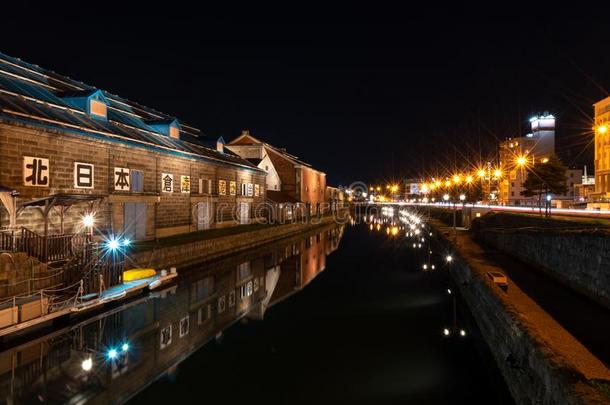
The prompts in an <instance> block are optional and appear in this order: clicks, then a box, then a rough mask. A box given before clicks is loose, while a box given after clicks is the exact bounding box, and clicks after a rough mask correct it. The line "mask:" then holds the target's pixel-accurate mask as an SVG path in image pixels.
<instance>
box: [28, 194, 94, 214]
mask: <svg viewBox="0 0 610 405" xmlns="http://www.w3.org/2000/svg"><path fill="white" fill-rule="evenodd" d="M102 198H104V196H103V195H99V194H64V193H58V194H52V195H50V196H47V197H44V198H37V199H35V200H31V201H26V202H24V203H21V204H19V211H21V210H22V209H24V208H28V207H49V206H51V207H54V206H62V207H69V206H72V205H74V204H78V203H81V202H93V201H96V200H101V199H102Z"/></svg>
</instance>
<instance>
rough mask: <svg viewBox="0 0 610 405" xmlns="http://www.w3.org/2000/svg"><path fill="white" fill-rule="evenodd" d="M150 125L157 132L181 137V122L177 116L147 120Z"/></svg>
mask: <svg viewBox="0 0 610 405" xmlns="http://www.w3.org/2000/svg"><path fill="white" fill-rule="evenodd" d="M145 122H146V123H147V124H148V126H149V127H150V128H151V129H152V130H153V131H154V132H156V133H158V134H162V135H165V136H169V137H170V138H174V139H180V123H179V122H178V120H177V119H175V118H167V119H161V120H147V121H145Z"/></svg>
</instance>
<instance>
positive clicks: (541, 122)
mask: <svg viewBox="0 0 610 405" xmlns="http://www.w3.org/2000/svg"><path fill="white" fill-rule="evenodd" d="M530 126H531V131H532V132H531V133H529V134H527V135H525V136H522V137H518V138H510V139H507V140H505V141H503V142H502V143H500V167H501V168H502V170H503V172H504V178H503V179H502V181H500V184H499V192H500V195H499V196H498V197H499V201H500V203H501V204H505V205H536V204H537V202H538V199H537V198H533V197H524V196H522V195H521V191H522V190H523V182H524V181H525V179H526V178H527V170H526V167H530V166H532V165H536V164H542V163H544V162H546V161H547V159H548V158H549V156H551V155H552V154H553V153H555V117H554V116H553V115H552V114H548V113H545V114H542V115H539V116H535V117H532V118H531V119H530Z"/></svg>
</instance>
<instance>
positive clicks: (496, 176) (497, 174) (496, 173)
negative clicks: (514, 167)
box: [494, 169, 502, 179]
mask: <svg viewBox="0 0 610 405" xmlns="http://www.w3.org/2000/svg"><path fill="white" fill-rule="evenodd" d="M494 177H495V178H496V179H499V178H500V177H502V170H500V169H495V170H494Z"/></svg>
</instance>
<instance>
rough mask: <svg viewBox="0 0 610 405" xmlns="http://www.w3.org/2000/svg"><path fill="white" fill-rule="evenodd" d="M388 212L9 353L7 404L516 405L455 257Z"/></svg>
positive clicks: (194, 276) (186, 277) (4, 384)
mask: <svg viewBox="0 0 610 405" xmlns="http://www.w3.org/2000/svg"><path fill="white" fill-rule="evenodd" d="M385 214H386V215H384V216H375V217H373V216H371V217H368V216H367V217H366V218H364V217H361V218H358V219H355V220H353V222H352V223H351V224H348V225H345V226H337V225H333V226H328V227H325V228H320V229H318V230H316V231H314V232H310V233H308V234H304V235H301V236H298V237H294V238H291V239H286V240H282V241H279V242H277V243H274V244H271V245H268V246H265V247H263V248H259V249H256V250H255V251H250V252H244V253H241V254H238V255H235V256H233V257H231V258H228V259H225V260H221V261H217V262H214V263H207V264H205V265H200V266H193V268H191V269H187V270H183V271H182V272H181V279H180V282H179V283H178V285H176V286H173V287H170V288H168V289H166V290H163V291H159V292H156V293H154V294H151V295H150V296H148V297H142V298H139V299H135V300H134V301H131V302H129V303H127V304H124V305H122V306H120V307H116V308H112V309H109V310H108V311H107V312H105V313H102V314H100V315H99V316H96V317H93V318H89V319H86V320H83V321H82V322H81V323H78V324H74V325H70V326H66V327H64V328H63V329H56V330H53V331H49V332H48V333H47V334H42V335H41V336H39V337H38V338H36V339H33V340H31V341H29V342H24V343H22V344H20V345H18V346H13V347H5V348H2V349H0V350H2V351H1V352H0V393H1V394H0V401H2V402H6V403H12V404H20V403H41V402H49V403H66V402H71V403H84V402H91V403H103V404H107V403H121V402H125V401H129V402H131V403H134V404H139V403H142V404H150V403H171V402H174V403H193V402H195V401H197V402H212V403H244V402H250V401H255V402H256V403H269V404H293V403H307V404H309V403H346V402H347V403H351V402H364V403H375V404H377V403H398V402H400V403H418V404H420V403H471V402H473V401H474V403H478V401H481V402H482V401H485V402H486V403H489V402H493V403H500V404H502V403H511V399H510V396H509V394H508V391H507V389H506V387H505V386H504V384H503V382H502V380H501V377H500V375H499V372H498V371H497V369H496V368H495V366H494V365H493V361H491V359H490V356H489V353H488V352H487V350H486V348H485V345H484V344H483V343H482V342H481V341H480V337H479V336H478V332H477V330H476V327H475V326H474V322H473V321H472V319H470V317H469V314H468V311H467V310H466V308H465V307H464V306H463V305H462V304H461V302H460V299H459V297H458V296H456V294H455V292H454V291H453V289H452V288H451V285H450V283H449V278H448V276H447V272H448V271H450V263H447V262H446V255H447V254H450V252H441V251H435V250H436V248H435V247H434V246H435V245H434V243H433V235H432V237H430V229H428V228H426V227H425V225H423V224H417V226H416V230H417V234H415V232H414V229H411V228H413V227H414V226H413V223H412V222H410V220H409V218H406V221H405V218H404V217H400V216H399V214H398V213H396V212H394V213H390V214H388V213H385ZM401 219H403V221H401ZM422 225H423V226H424V227H423V228H422ZM432 265H434V269H432ZM424 267H425V269H424ZM447 333H448V335H446V334H447ZM462 335H464V336H462Z"/></svg>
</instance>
